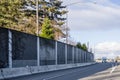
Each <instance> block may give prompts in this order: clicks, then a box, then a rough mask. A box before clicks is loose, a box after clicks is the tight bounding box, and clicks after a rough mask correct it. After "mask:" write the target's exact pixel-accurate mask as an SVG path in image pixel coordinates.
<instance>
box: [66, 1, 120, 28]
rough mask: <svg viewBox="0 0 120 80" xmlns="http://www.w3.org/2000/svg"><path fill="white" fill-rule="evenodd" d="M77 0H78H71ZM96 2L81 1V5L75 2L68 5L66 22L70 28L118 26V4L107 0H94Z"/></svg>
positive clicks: (119, 10) (119, 9)
mask: <svg viewBox="0 0 120 80" xmlns="http://www.w3.org/2000/svg"><path fill="white" fill-rule="evenodd" d="M77 1H80V0H76V1H72V2H77ZM72 2H71V3H72ZM81 2H82V0H81ZM96 2H97V4H93V3H91V2H87V3H86V2H85V3H84V2H83V4H82V5H81V4H76V5H74V6H72V5H71V7H69V18H68V22H69V27H70V28H71V30H86V29H87V30H94V29H95V30H107V29H113V28H114V29H118V28H120V27H119V25H120V6H118V5H117V4H113V3H111V2H110V1H109V0H96Z"/></svg>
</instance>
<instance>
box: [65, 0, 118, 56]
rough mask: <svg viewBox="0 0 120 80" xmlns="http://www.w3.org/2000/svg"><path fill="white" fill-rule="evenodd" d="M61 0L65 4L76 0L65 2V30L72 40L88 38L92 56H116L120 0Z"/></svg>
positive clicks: (85, 39)
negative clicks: (68, 30)
mask: <svg viewBox="0 0 120 80" xmlns="http://www.w3.org/2000/svg"><path fill="white" fill-rule="evenodd" d="M63 1H64V4H65V5H67V4H70V3H74V2H80V3H78V4H74V5H71V6H68V10H69V13H68V26H69V28H70V32H69V33H70V35H71V37H72V38H73V40H74V41H76V42H81V43H87V42H89V43H90V47H92V48H94V50H95V52H96V53H95V56H96V58H99V57H103V56H107V57H108V58H114V57H116V56H120V37H119V35H120V0H63ZM68 2H69V3H68ZM94 3H96V4H94ZM108 54H109V55H108Z"/></svg>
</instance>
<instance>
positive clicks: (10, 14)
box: [0, 0, 23, 28]
mask: <svg viewBox="0 0 120 80" xmlns="http://www.w3.org/2000/svg"><path fill="white" fill-rule="evenodd" d="M22 4H23V1H22V0H0V27H7V28H15V25H17V23H18V20H19V19H20V17H21V11H20V8H22Z"/></svg>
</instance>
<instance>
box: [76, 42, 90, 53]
mask: <svg viewBox="0 0 120 80" xmlns="http://www.w3.org/2000/svg"><path fill="white" fill-rule="evenodd" d="M76 47H77V48H80V49H82V50H84V51H88V48H87V46H86V44H81V43H80V42H78V43H77V45H76Z"/></svg>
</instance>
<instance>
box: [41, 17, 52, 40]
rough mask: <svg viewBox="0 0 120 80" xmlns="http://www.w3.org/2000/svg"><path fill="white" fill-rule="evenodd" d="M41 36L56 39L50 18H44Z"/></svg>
mask: <svg viewBox="0 0 120 80" xmlns="http://www.w3.org/2000/svg"><path fill="white" fill-rule="evenodd" d="M40 36H41V37H44V38H47V39H54V31H53V27H52V26H51V21H50V20H49V18H45V19H44V21H43V25H42V29H41V34H40Z"/></svg>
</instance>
